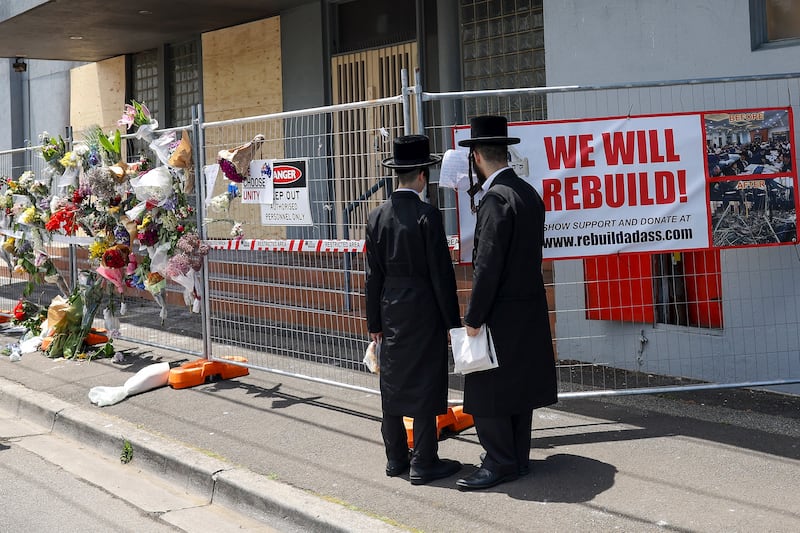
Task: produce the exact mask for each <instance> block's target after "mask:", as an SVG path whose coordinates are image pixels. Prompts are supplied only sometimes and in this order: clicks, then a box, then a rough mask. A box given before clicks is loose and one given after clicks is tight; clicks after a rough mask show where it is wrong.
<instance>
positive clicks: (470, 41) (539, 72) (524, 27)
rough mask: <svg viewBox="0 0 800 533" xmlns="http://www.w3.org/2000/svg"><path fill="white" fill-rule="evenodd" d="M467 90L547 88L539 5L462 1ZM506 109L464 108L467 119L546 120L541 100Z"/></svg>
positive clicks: (487, 104)
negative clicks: (498, 117)
mask: <svg viewBox="0 0 800 533" xmlns="http://www.w3.org/2000/svg"><path fill="white" fill-rule="evenodd" d="M460 17H461V50H462V56H463V77H464V89H465V90H486V89H514V88H519V87H543V86H545V68H544V12H543V7H542V0H461V2H460ZM512 100H513V102H512V103H511V104H510V107H509V108H503V109H494V108H492V107H491V106H492V102H491V101H489V100H487V99H480V100H478V99H475V100H472V101H468V102H467V103H466V105H467V109H466V112H467V114H468V116H475V115H483V114H489V113H493V114H495V113H496V114H502V115H505V116H506V117H507V118H508V119H509V121H522V120H541V119H544V118H546V110H545V100H544V98H541V97H534V96H527V95H526V96H521V97H518V98H515V99H512Z"/></svg>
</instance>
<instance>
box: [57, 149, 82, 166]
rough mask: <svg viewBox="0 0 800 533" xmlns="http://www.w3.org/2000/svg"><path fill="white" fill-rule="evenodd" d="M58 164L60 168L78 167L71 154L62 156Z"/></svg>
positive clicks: (75, 159) (73, 155)
mask: <svg viewBox="0 0 800 533" xmlns="http://www.w3.org/2000/svg"><path fill="white" fill-rule="evenodd" d="M58 162H59V163H61V166H63V167H64V168H72V167H75V166H78V161H77V158H76V157H75V154H73V153H72V152H67V153H66V154H64V157H62V158H61V159H60V160H59V161H58Z"/></svg>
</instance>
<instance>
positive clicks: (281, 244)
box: [205, 235, 459, 253]
mask: <svg viewBox="0 0 800 533" xmlns="http://www.w3.org/2000/svg"><path fill="white" fill-rule="evenodd" d="M205 242H206V244H207V245H208V246H209V248H211V249H212V250H238V251H258V252H318V253H326V252H332V253H341V252H355V253H364V252H365V251H366V242H365V241H364V240H332V239H286V240H281V239H231V240H214V241H205ZM447 246H448V248H450V250H458V248H459V241H458V235H449V236H448V237H447Z"/></svg>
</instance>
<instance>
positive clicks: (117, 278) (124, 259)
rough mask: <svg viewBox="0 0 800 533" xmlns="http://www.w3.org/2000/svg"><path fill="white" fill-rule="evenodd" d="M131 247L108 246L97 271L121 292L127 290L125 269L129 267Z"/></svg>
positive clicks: (122, 245)
mask: <svg viewBox="0 0 800 533" xmlns="http://www.w3.org/2000/svg"><path fill="white" fill-rule="evenodd" d="M130 253H131V251H130V248H128V247H127V246H125V245H124V244H116V245H114V246H111V247H110V248H107V249H106V250H105V251H104V252H103V255H102V257H101V259H100V261H101V264H100V266H98V267H97V273H98V274H99V275H100V276H102V277H103V279H105V280H107V281H108V282H110V283H111V284H112V285H113V286H114V288H115V289H116V290H117V292H118V293H119V294H122V293H124V292H125V269H126V268H127V267H128V260H129V257H130Z"/></svg>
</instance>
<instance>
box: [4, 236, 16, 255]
mask: <svg viewBox="0 0 800 533" xmlns="http://www.w3.org/2000/svg"><path fill="white" fill-rule="evenodd" d="M3 250H5V251H6V252H8V253H10V254H13V253H14V250H15V247H14V237H8V238H6V240H5V242H3Z"/></svg>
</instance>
